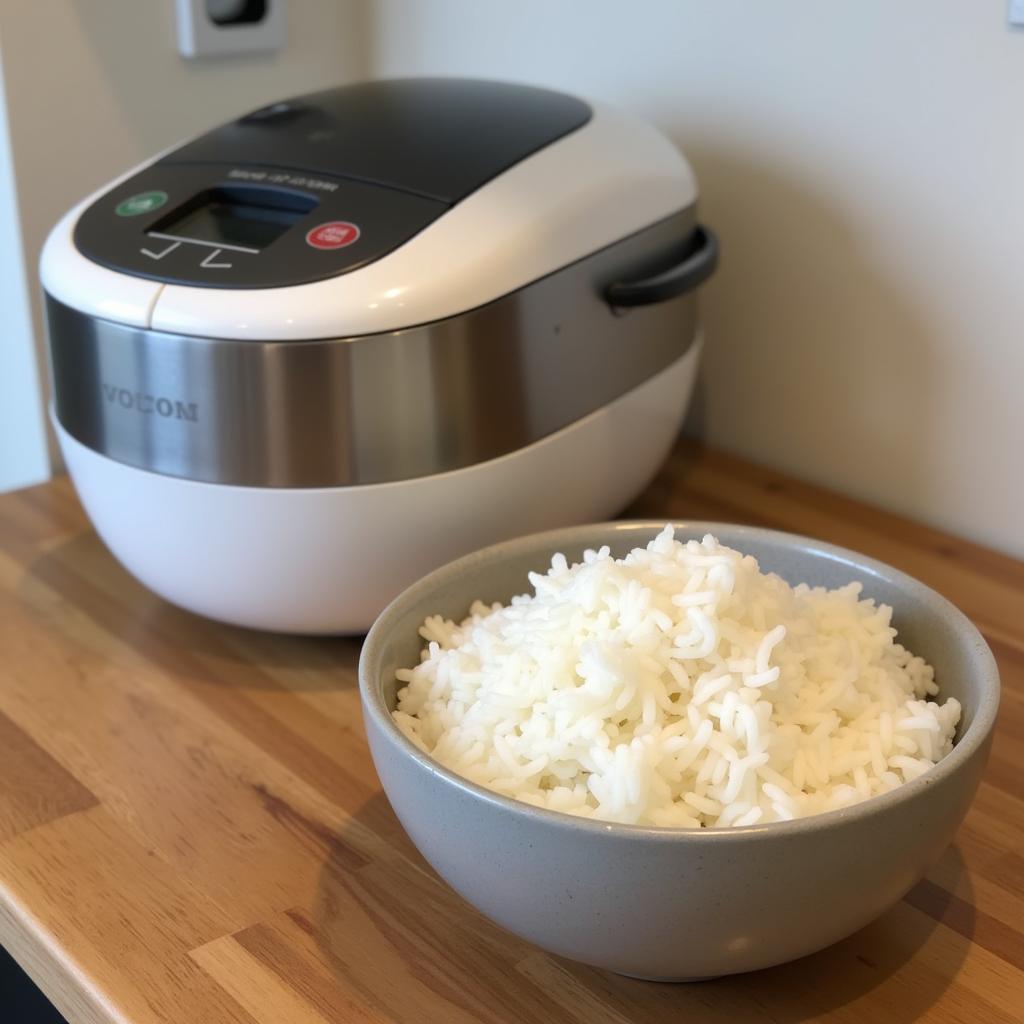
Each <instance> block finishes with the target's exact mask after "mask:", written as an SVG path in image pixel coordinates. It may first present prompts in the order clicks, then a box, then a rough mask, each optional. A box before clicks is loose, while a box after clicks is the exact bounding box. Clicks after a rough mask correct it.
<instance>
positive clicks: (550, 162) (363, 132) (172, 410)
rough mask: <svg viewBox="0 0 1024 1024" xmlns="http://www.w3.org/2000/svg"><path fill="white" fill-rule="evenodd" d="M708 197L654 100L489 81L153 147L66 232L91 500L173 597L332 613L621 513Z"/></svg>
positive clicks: (658, 446) (362, 97)
mask: <svg viewBox="0 0 1024 1024" xmlns="http://www.w3.org/2000/svg"><path fill="white" fill-rule="evenodd" d="M696 198H697V189H696V185H695V183H694V179H693V175H692V174H691V172H690V169H689V167H688V166H687V164H686V162H685V160H684V159H683V158H682V157H681V156H680V154H679V153H678V152H677V151H676V149H675V148H674V147H673V146H672V145H671V144H670V143H669V142H668V141H667V140H666V139H665V138H664V137H663V136H662V135H660V134H659V133H658V132H657V131H656V130H654V129H653V128H652V127H650V126H649V125H647V124H645V123H643V122H641V121H638V120H637V119H635V118H633V117H630V116H628V115H627V114H624V113H622V112H620V111H618V110H615V109H612V108H610V107H606V106H604V105H601V104H596V103H587V102H584V101H582V100H580V99H576V98H574V97H571V96H566V95H562V94H560V93H557V92H551V91H548V90H545V89H536V88H530V87H527V86H522V85H511V84H506V83H497V82H486V81H471V80H463V79H432V78H427V79H408V80H397V81H378V82H367V83H364V84H359V85H353V86H348V87H345V88H339V89H331V90H328V91H325V92H319V93H314V94H311V95H308V96H302V97H299V98H297V99H292V100H287V101H284V102H280V103H274V104H272V105H271V106H268V107H264V108H262V109H260V110H257V111H255V112H253V113H251V114H248V115H246V116H245V117H242V118H240V119H239V120H237V121H233V122H231V123H230V124H226V125H224V126H222V127H219V128H216V129H214V130H213V131H211V132H209V133H207V134H205V135H202V136H200V137H198V138H196V139H195V140H193V141H191V142H188V143H186V144H185V145H183V146H180V147H179V148H177V149H174V150H173V151H170V152H168V153H165V154H163V155H162V156H160V157H158V158H156V159H155V160H153V161H151V162H149V163H147V164H145V165H144V166H142V167H141V168H136V169H135V170H133V171H130V172H129V173H128V174H126V175H125V176H124V177H122V178H120V179H119V180H117V181H115V182H113V183H112V184H111V185H109V186H108V187H106V188H104V189H102V190H101V191H100V192H98V193H97V194H95V195H94V196H91V197H90V198H88V199H86V200H85V201H84V202H83V203H81V204H80V205H79V206H77V207H76V208H75V209H73V210H71V212H70V213H68V214H67V216H65V217H64V218H63V220H61V221H60V223H59V224H58V225H57V226H56V228H54V230H53V232H52V233H51V235H50V237H49V239H48V241H47V243H46V247H45V249H44V252H43V256H42V280H43V287H44V289H45V293H46V305H47V318H48V324H49V336H50V353H51V360H52V370H53V394H54V403H53V422H54V427H55V429H56V431H57V435H58V437H59V440H60V445H61V449H62V451H63V454H64V458H65V460H66V463H67V466H68V469H69V471H70V473H71V476H72V478H73V480H74V483H75V486H76V488H77V489H78V493H79V496H80V498H81V500H82V503H83V505H84V506H85V509H86V511H87V513H88V515H89V516H90V518H91V519H92V521H93V523H94V524H95V526H96V529H97V530H98V531H99V533H100V535H101V536H102V538H103V539H104V541H105V542H106V543H107V545H108V546H109V547H110V549H111V551H112V552H113V553H114V555H115V556H116V557H117V558H118V559H119V560H120V561H121V562H122V563H123V564H124V565H125V567H126V568H127V569H128V570H129V571H131V572H132V573H133V574H134V575H135V576H137V577H138V578H139V579H140V580H141V581H142V582H143V583H145V584H146V585H147V586H148V587H150V588H152V589H153V590H154V591H156V592H157V593H158V594H160V595H162V596H163V597H165V598H166V599H167V600H169V601H172V602H174V603H175V604H178V605H181V606H183V607H185V608H188V609H191V610H192V611H195V612H198V613H200V614H202V615H207V616H210V617H212V618H215V619H222V620H224V621H227V622H233V623H239V624H242V625H246V626H254V627H259V628H264V629H274V630H286V631H293V632H302V633H349V632H355V631H360V630H363V629H365V628H366V627H367V626H368V625H369V623H370V622H371V621H372V620H373V618H374V617H375V616H376V614H377V613H378V612H379V611H380V610H381V608H382V607H383V606H384V605H385V604H386V603H387V602H388V601H389V600H390V599H391V598H392V597H394V596H395V595H396V594H397V593H398V592H399V591H400V590H401V589H402V588H404V587H405V586H406V585H407V584H409V583H410V582H412V581H413V580H414V579H416V578H417V577H419V576H421V575H422V574H423V573H424V572H426V571H428V570H430V569H432V568H434V567H435V566H437V565H439V564H441V563H442V562H445V561H447V560H449V559H451V558H453V557H455V556H457V555H460V554H463V553H465V552H466V551H469V550H471V549H474V548H478V547H480V546H482V545H485V544H489V543H492V542H494V541H497V540H500V539H503V538H506V537H510V536H515V535H518V534H524V533H528V532H531V531H534V530H540V529H545V528H548V527H555V526H561V525H566V524H571V523H577V522H582V521H586V520H592V519H604V518H607V517H609V516H612V515H614V514H615V513H616V512H618V511H619V510H620V509H622V508H623V507H624V506H625V505H626V504H627V503H628V502H629V501H630V499H631V498H632V497H633V496H634V495H635V494H637V492H638V491H639V490H640V489H641V488H642V487H643V486H644V484H645V483H647V482H648V480H649V479H650V478H651V476H652V475H653V473H654V472H655V470H656V469H657V467H658V465H659V463H660V462H661V461H662V460H663V458H664V457H665V455H666V453H667V451H668V449H669V447H670V445H671V444H672V441H673V439H674V437H675V436H676V433H677V431H678V428H679V425H680V421H681V419H682V416H683V413H684V411H685V408H686V405H687V402H688V400H689V396H690V391H691V385H692V383H693V379H694V373H695V370H696V366H697V360H698V358H699V353H700V335H699V330H698V321H697V316H696V309H695V302H694V295H693V291H694V288H695V287H696V286H697V285H698V284H700V283H701V282H702V281H703V280H705V279H706V278H707V277H708V276H709V275H710V274H711V273H712V271H713V269H714V266H715V261H716V246H715V241H714V238H713V236H712V235H711V233H710V232H709V231H707V230H706V229H704V228H701V227H699V226H698V225H697V223H696V218H695V214H696V210H695V203H696Z"/></svg>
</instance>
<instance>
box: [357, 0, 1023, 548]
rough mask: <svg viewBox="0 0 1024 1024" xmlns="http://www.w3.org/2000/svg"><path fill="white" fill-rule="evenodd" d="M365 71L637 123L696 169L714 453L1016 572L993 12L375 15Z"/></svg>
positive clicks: (1012, 356) (566, 5)
mask: <svg viewBox="0 0 1024 1024" xmlns="http://www.w3.org/2000/svg"><path fill="white" fill-rule="evenodd" d="M369 28H370V39H371V40H372V44H373V62H372V68H373V71H374V72H375V73H378V74H385V75H395V74H406V73H427V72H435V73H437V72H445V73H453V74H461V75H489V76H493V77H504V78H510V79H522V80H530V81H535V82H538V83H548V84H551V85H553V86H558V87H561V88H565V89H567V90H570V91H576V92H579V93H583V94H589V95H592V96H595V97H599V98H602V99H605V100H609V101H612V102H616V103H619V104H622V105H624V106H626V107H629V108H631V109H633V110H635V111H637V112H639V113H641V114H643V115H645V116H647V117H650V118H652V119H653V120H654V121H655V122H656V123H657V124H659V125H660V126H661V127H662V128H663V129H665V130H666V131H667V132H669V133H670V134H671V136H672V137H673V138H674V139H675V140H676V141H677V142H678V143H679V144H680V145H681V146H682V147H683V148H684V149H685V150H686V152H687V153H688V154H689V155H690V157H691V158H692V161H693V163H694V165H695V167H696V170H697V172H698V175H699V178H700V180H701V184H702V189H703V200H702V207H703V216H704V217H705V218H706V219H707V221H708V223H709V224H711V225H713V226H714V228H715V229H716V230H717V231H718V232H719V233H720V234H721V236H722V240H723V249H724V261H723V264H722V268H721V272H720V274H719V276H718V278H717V280H716V281H715V282H714V283H713V284H712V285H711V286H710V287H709V288H708V291H707V294H706V299H705V302H704V308H705V311H706V319H707V324H708V329H709V346H708V350H707V362H706V379H705V384H706V394H705V396H704V398H705V401H704V415H705V417H706V429H707V432H708V435H709V437H710V439H711V441H712V442H713V443H714V444H717V445H720V446H723V447H725V448H728V449H731V450H733V451H736V452H741V453H744V454H746V455H749V456H752V457H753V458H755V459H759V460H761V461H763V462H766V463H769V464H774V465H778V466H781V467H783V468H785V469H788V470H791V471H793V472H795V473H797V474H799V475H801V476H803V477H806V478H808V479H810V480H816V481H820V482H821V483H824V484H827V485H829V486H832V487H835V488H838V489H839V490H841V491H845V492H847V493H850V494H854V495H858V496H860V497H862V498H864V499H866V500H869V501H873V502H877V503H879V504H882V505H884V506H886V507H888V508H891V509H896V510H899V511H901V512H904V513H906V514H908V515H910V516H914V517H917V518H920V519H924V520H926V521H928V522H931V523H936V524H939V525H940V526H944V527H948V528H949V529H951V530H955V531H957V532H959V533H962V534H964V535H967V536H969V537H973V538H976V539H978V540H980V541H984V542H988V543H990V544H993V545H996V546H997V547H1001V548H1004V549H1006V550H1008V551H1012V552H1015V553H1016V554H1018V555H1024V522H1022V513H1024V473H1022V472H1021V471H1020V466H1021V457H1020V451H1021V448H1022V447H1024V338H1022V334H1024V120H1022V117H1021V113H1020V102H1021V97H1024V34H1022V33H1021V32H1019V31H1014V30H1011V29H1009V28H1008V27H1007V24H1006V5H1005V3H1004V2H1003V0H971V2H967V0H927V2H925V0H901V2H900V3H893V2H891V0H858V2H857V3H842V4H836V3H822V2H821V0H775V2H772V3H751V2H750V0H715V2H713V3H711V2H708V0H663V2H657V0H636V2H633V3H623V2H622V0H589V2H587V3H571V2H559V3H552V2H550V0H518V2H516V3H514V4H513V3H501V4H497V3H478V2H475V0H376V2H375V3H374V4H373V5H372V23H371V24H370V26H369Z"/></svg>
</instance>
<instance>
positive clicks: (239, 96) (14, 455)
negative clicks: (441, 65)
mask: <svg viewBox="0 0 1024 1024" xmlns="http://www.w3.org/2000/svg"><path fill="white" fill-rule="evenodd" d="M360 11H361V4H360V3H359V2H358V0H291V3H290V4H289V9H288V15H289V17H288V27H287V32H288V41H287V45H286V46H285V47H284V49H282V50H280V51H278V52H277V53H271V54H260V55H252V56H244V57H228V58H206V59H201V60H194V61H186V60H184V59H183V58H182V57H180V56H179V55H178V52H177V45H176V41H175V26H174V4H173V2H172V0H160V2H155V0H45V2H37V3H33V2H27V0H26V2H17V3H6V2H0V53H2V55H3V66H2V71H3V81H4V82H5V83H6V98H7V103H6V110H7V119H8V122H9V129H10V141H11V151H10V152H9V153H8V152H4V150H3V149H0V218H2V222H0V271H2V274H3V280H2V281H0V287H2V288H3V292H2V298H3V307H2V308H3V309H4V311H5V316H7V317H8V321H7V322H6V323H5V328H6V333H5V335H4V341H3V345H2V347H0V408H2V407H5V406H7V407H8V408H6V409H3V412H2V413H0V417H3V418H0V489H3V488H4V487H5V486H15V485H17V484H18V483H21V482H27V479H28V478H27V477H25V478H24V479H23V474H22V470H21V468H20V467H22V466H23V465H28V466H29V467H31V468H37V466H38V449H39V443H40V437H41V436H42V435H41V428H40V426H39V422H38V415H36V416H35V419H33V416H31V415H29V414H28V413H26V414H25V415H22V414H20V413H19V412H18V411H17V410H15V412H14V413H13V418H14V420H15V421H16V422H13V423H12V425H11V426H8V423H7V417H8V415H9V409H10V406H9V403H10V401H11V398H12V396H23V395H26V396H27V395H28V394H29V393H30V392H31V390H32V389H31V387H30V382H29V378H30V376H31V373H32V372H33V356H32V353H31V350H30V349H29V348H28V346H27V343H26V340H25V337H26V335H25V325H24V324H20V326H19V327H18V330H19V331H21V333H20V334H17V335H15V334H14V333H13V331H14V329H13V328H12V325H11V322H10V316H9V314H8V312H7V311H8V302H7V298H8V290H9V289H13V290H14V291H15V292H17V290H18V288H19V287H23V286H21V285H18V284H17V283H13V284H12V281H13V280H14V279H15V278H16V267H17V259H16V258H15V257H16V250H17V246H18V244H20V246H21V250H22V254H23V259H24V267H26V268H27V276H28V281H29V293H30V295H31V298H32V326H33V330H34V335H35V341H36V355H35V357H34V358H35V359H36V361H37V362H38V365H39V366H41V367H44V368H45V366H46V363H45V355H44V352H43V347H44V346H43V328H42V314H41V307H40V304H39V286H38V280H37V278H36V266H37V263H38V258H39V251H40V249H41V247H42V243H43V240H44V239H45V237H46V233H47V232H48V231H49V229H50V227H51V226H52V225H53V223H54V222H55V221H56V220H57V219H58V218H59V217H60V216H61V214H63V213H64V212H65V211H66V210H67V208H68V207H69V206H71V205H72V204H73V203H75V202H77V201H78V200H79V199H81V198H82V197H83V196H85V195H86V194H88V193H89V192H91V191H92V190H94V189H96V188H98V187H99V186H101V185H103V184H104V183H105V182H106V181H108V180H110V179H111V178H112V177H114V176H115V175H116V174H120V173H121V172H122V171H125V170H127V169H128V168H129V167H131V166H133V165H134V164H136V163H139V162H140V161H141V160H143V159H145V158H146V157H148V156H151V155H152V154H153V153H155V152H158V151H159V150H161V149H164V148H165V147H167V146H170V145H172V144H173V143H174V142H176V141H178V140H180V139H184V138H187V137H189V136H191V135H194V134H196V133H197V132H199V131H201V130H203V129H204V128H208V127H212V126H214V125H216V124H218V123H220V122H222V121H224V120H227V119H229V118H231V117H234V116H237V115H238V114H241V113H244V112H245V111H247V110H250V109H253V108H255V107H258V106H261V105H262V104H264V103H266V102H269V101H271V100H274V99H279V98H281V97H282V96H288V95H292V94H294V93H301V92H307V91H309V90H312V89H319V88H325V87H326V86H329V85H335V84H341V83H344V82H346V81H349V80H352V79H355V78H360V77H364V75H365V73H366V69H365V66H364V63H363V59H362V50H361V46H360V38H361V34H362V26H361V20H360V19H361V14H360ZM12 154H13V160H12ZM12 179H13V180H14V181H16V183H17V207H18V210H19V213H20V220H21V239H20V243H19V242H17V241H16V240H15V241H12V237H13V236H15V235H16V233H17V227H16V225H14V224H13V221H12V219H10V218H9V217H8V216H7V206H6V205H5V204H6V203H7V201H8V196H7V195H6V194H5V193H4V191H3V189H4V188H8V187H9V185H10V182H11V181H12ZM9 267H13V268H15V269H14V270H12V271H11V273H10V275H9V273H8V268H9ZM9 276H10V277H11V280H8V278H9ZM22 293H23V292H22ZM12 340H13V344H12V343H11V342H12ZM8 361H11V365H12V367H18V368H20V369H18V374H19V376H18V377H17V380H16V379H15V377H14V374H13V371H12V372H11V373H8ZM45 375H46V374H45V370H44V373H43V377H44V378H45ZM12 431H14V432H12Z"/></svg>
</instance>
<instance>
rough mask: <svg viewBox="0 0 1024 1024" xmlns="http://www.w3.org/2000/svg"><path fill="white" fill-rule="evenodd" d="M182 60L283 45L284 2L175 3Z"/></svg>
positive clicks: (205, 0) (224, 0)
mask: <svg viewBox="0 0 1024 1024" xmlns="http://www.w3.org/2000/svg"><path fill="white" fill-rule="evenodd" d="M175 6H176V15H177V21H178V50H179V52H180V53H181V55H182V56H183V57H221V56H229V55H231V54H239V53H267V52H269V51H271V50H279V49H281V47H282V46H284V35H285V33H284V22H285V0H176V4H175Z"/></svg>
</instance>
